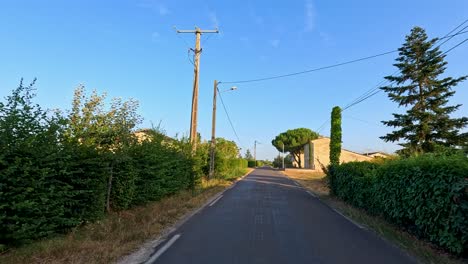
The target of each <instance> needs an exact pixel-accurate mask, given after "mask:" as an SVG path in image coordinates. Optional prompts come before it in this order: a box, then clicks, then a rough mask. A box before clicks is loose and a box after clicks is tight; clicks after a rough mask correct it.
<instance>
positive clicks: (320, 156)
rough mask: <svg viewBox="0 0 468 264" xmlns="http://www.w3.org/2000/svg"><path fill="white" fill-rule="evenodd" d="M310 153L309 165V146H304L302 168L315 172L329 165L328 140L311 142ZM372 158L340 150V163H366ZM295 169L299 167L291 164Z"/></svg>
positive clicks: (294, 163)
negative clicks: (311, 169) (312, 169)
mask: <svg viewBox="0 0 468 264" xmlns="http://www.w3.org/2000/svg"><path fill="white" fill-rule="evenodd" d="M311 143H312V151H313V155H312V156H313V164H310V163H309V144H306V145H305V146H304V154H302V155H301V160H302V164H301V165H302V166H301V167H302V168H307V169H310V168H311V166H310V165H313V166H312V168H314V169H315V170H317V171H322V166H324V167H326V166H328V165H329V164H330V138H326V137H324V138H319V139H316V140H312V141H311ZM371 159H372V157H368V156H364V155H361V154H358V153H355V152H352V151H349V150H346V149H341V155H340V163H346V162H351V161H368V160H371ZM293 165H294V166H295V167H299V166H298V164H297V163H296V162H293Z"/></svg>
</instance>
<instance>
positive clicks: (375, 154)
mask: <svg viewBox="0 0 468 264" xmlns="http://www.w3.org/2000/svg"><path fill="white" fill-rule="evenodd" d="M362 155H364V156H367V157H371V158H377V157H380V158H388V157H390V155H389V154H387V153H384V152H380V151H376V152H367V153H362Z"/></svg>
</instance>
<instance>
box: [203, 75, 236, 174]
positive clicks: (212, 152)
mask: <svg viewBox="0 0 468 264" xmlns="http://www.w3.org/2000/svg"><path fill="white" fill-rule="evenodd" d="M234 90H237V87H236V86H232V87H231V88H229V89H227V90H224V91H219V89H218V81H216V80H215V81H214V89H213V117H212V120H211V148H210V171H209V174H208V178H209V179H213V177H214V167H215V148H216V96H217V95H218V93H224V92H229V91H234Z"/></svg>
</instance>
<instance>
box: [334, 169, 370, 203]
mask: <svg viewBox="0 0 468 264" xmlns="http://www.w3.org/2000/svg"><path fill="white" fill-rule="evenodd" d="M377 166H378V165H377V164H375V163H371V162H349V163H344V164H342V165H332V166H330V167H329V168H328V172H329V175H330V176H329V184H330V190H331V192H332V194H334V195H336V196H338V197H340V198H341V199H343V200H345V201H346V202H349V203H350V204H352V205H354V206H357V207H360V208H369V205H370V203H371V201H372V200H373V199H372V188H373V184H372V183H373V181H374V179H375V175H374V174H373V173H372V172H373V171H374V170H375V169H376V168H377ZM356 190H359V191H356Z"/></svg>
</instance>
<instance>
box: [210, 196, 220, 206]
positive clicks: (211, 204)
mask: <svg viewBox="0 0 468 264" xmlns="http://www.w3.org/2000/svg"><path fill="white" fill-rule="evenodd" d="M221 197H223V195H222V194H221V195H220V196H218V198H216V199H215V200H214V201H213V202H211V203H210V205H209V206H213V204H215V203H216V202H217V201H218V200H219V199H221Z"/></svg>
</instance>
